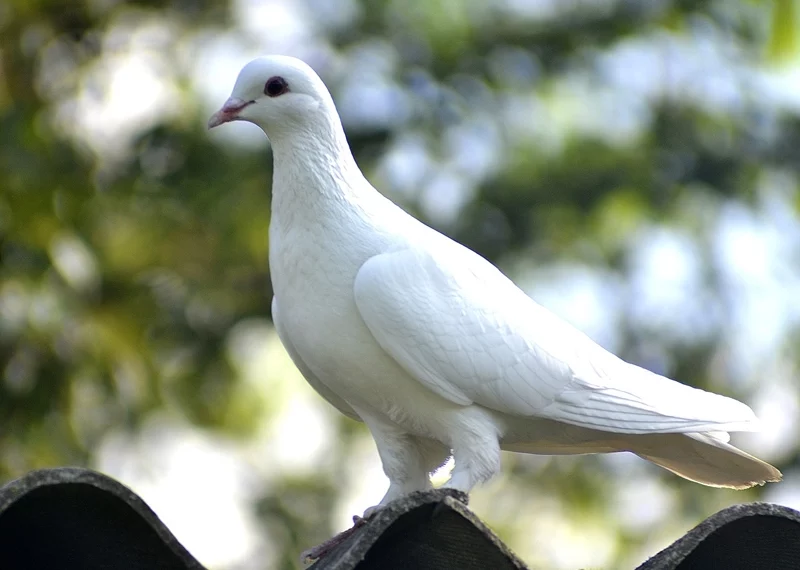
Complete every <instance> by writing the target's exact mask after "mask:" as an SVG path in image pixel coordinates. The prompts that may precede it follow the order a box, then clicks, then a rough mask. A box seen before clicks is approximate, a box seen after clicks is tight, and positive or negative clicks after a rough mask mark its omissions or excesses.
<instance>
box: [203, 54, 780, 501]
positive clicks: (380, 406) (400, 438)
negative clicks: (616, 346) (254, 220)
mask: <svg viewBox="0 0 800 570" xmlns="http://www.w3.org/2000/svg"><path fill="white" fill-rule="evenodd" d="M231 120H246V121H250V122H252V123H255V124H256V125H258V126H260V127H261V128H262V129H263V130H264V132H265V133H266V134H267V136H268V137H269V139H270V141H271V143H272V149H273V156H274V179H273V187H272V192H273V202H272V220H271V223H270V269H271V275H272V282H273V288H274V291H275V298H274V299H273V302H272V312H273V319H274V322H275V326H276V328H277V330H278V334H279V335H280V338H281V340H282V341H283V343H284V345H285V346H286V349H287V351H288V352H289V354H290V355H291V357H292V360H293V361H294V362H295V364H296V365H297V367H298V368H299V369H300V371H301V372H302V373H303V375H304V376H305V378H306V379H307V380H308V382H309V383H310V384H311V386H313V387H314V388H315V389H316V390H317V391H318V392H319V393H320V394H321V395H322V396H323V397H324V398H326V399H327V400H328V401H329V402H330V403H331V404H333V405H334V406H336V407H337V408H338V409H339V410H341V411H342V412H343V413H345V414H347V415H348V416H350V417H353V418H356V419H361V420H363V421H364V422H365V423H366V424H367V426H368V427H369V429H370V431H371V433H372V435H373V436H374V438H375V442H376V444H377V447H378V452H379V453H380V456H381V460H382V462H383V466H384V471H385V473H386V475H387V476H388V478H389V481H390V487H389V491H388V492H387V494H386V496H385V497H384V498H383V500H382V501H381V503H380V504H381V505H384V504H386V503H387V502H388V501H391V500H392V499H394V498H397V497H398V496H400V495H402V494H404V493H408V492H411V491H414V490H418V489H425V488H429V487H430V479H429V473H430V472H431V471H433V470H435V469H436V468H437V467H438V466H440V465H441V464H442V463H444V461H445V460H446V459H447V458H448V457H449V456H450V455H451V453H452V455H453V456H454V459H455V466H454V469H453V473H452V476H451V478H450V480H449V481H448V483H447V485H448V486H450V487H453V488H457V489H460V490H462V491H465V492H469V491H470V489H472V488H473V486H475V485H476V484H478V483H480V482H482V481H485V480H486V479H488V478H490V477H491V476H492V475H494V474H495V473H496V472H497V471H498V469H499V464H500V450H501V449H507V450H511V451H518V452H525V453H539V454H570V453H603V452H614V451H631V452H633V453H636V454H637V455H639V456H641V457H643V458H645V459H648V460H650V461H653V462H654V463H657V464H658V465H661V466H662V467H665V468H666V469H669V470H671V471H673V472H675V473H677V474H678V475H680V476H682V477H685V478H687V479H691V480H693V481H697V482H699V483H703V484H706V485H713V486H719V487H733V488H746V487H750V486H752V485H755V484H760V483H764V482H766V481H778V480H779V479H780V478H781V474H780V472H779V471H778V470H777V469H775V468H774V467H772V466H771V465H769V464H767V463H764V462H763V461H760V460H759V459H756V458H755V457H752V456H750V455H748V454H746V453H744V452H743V451H740V450H739V449H737V448H735V447H733V446H731V445H730V444H728V443H727V441H728V435H727V434H728V432H733V431H746V430H754V429H756V428H757V420H756V418H755V416H754V415H753V412H752V411H751V410H750V408H748V407H747V406H746V405H744V404H742V403H740V402H737V401H736V400H733V399H730V398H726V397H723V396H719V395H716V394H712V393H709V392H704V391H701V390H697V389H694V388H691V387H689V386H686V385H683V384H680V383H678V382H674V381H672V380H670V379H668V378H664V377H662V376H659V375H657V374H654V373H652V372H649V371H647V370H644V369H642V368H639V367H637V366H634V365H632V364H629V363H627V362H624V361H623V360H621V359H619V358H617V357H616V356H614V355H613V354H611V353H609V352H607V351H606V350H604V349H603V348H601V347H600V346H599V345H597V344H595V343H594V342H593V341H592V340H590V339H589V338H588V337H587V336H585V335H584V334H582V333H581V332H579V331H578V330H576V329H575V328H573V327H571V326H570V325H568V324H567V323H565V322H564V321H562V320H561V319H559V318H558V317H556V316H554V315H553V314H552V313H550V312H548V311H547V310H546V309H544V308H543V307H541V306H540V305H538V304H536V303H535V302H534V301H533V300H531V299H530V298H529V297H528V296H527V295H525V294H524V293H523V292H522V291H521V290H520V289H519V288H518V287H517V286H516V285H514V284H513V283H512V282H511V281H510V280H509V279H508V278H506V277H505V276H504V275H503V274H502V273H500V271H498V270H497V269H496V268H495V267H494V266H493V265H491V264H490V263H489V262H487V261H486V260H484V259H483V258H481V257H480V256H478V255H477V254H475V253H474V252H472V251H470V250H468V249H466V248H464V247H463V246H461V245H459V244H458V243H456V242H454V241H452V240H450V239H449V238H447V237H445V236H444V235H442V234H440V233H438V232H436V231H435V230H433V229H431V228H429V227H427V226H425V225H424V224H422V223H421V222H419V221H418V220H416V219H414V218H413V217H411V216H409V215H408V214H406V213H405V212H404V211H403V210H401V209H400V208H399V207H397V206H396V205H394V204H393V203H391V202H390V201H389V200H387V199H386V198H384V197H383V196H382V195H381V194H379V193H378V192H377V191H376V190H375V189H374V188H373V187H372V186H371V185H370V183H369V182H368V181H367V180H366V179H365V178H364V176H363V174H362V173H361V171H360V170H359V168H358V167H357V165H356V163H355V161H354V160H353V157H352V154H351V152H350V149H349V146H348V144H347V141H346V138H345V135H344V131H343V129H342V125H341V122H340V120H339V116H338V114H337V112H336V109H335V107H334V104H333V101H332V99H331V97H330V94H329V93H328V90H327V89H326V88H325V86H324V84H323V83H322V81H321V80H320V79H319V77H317V75H316V74H315V73H314V72H313V71H312V70H311V68H309V67H308V66H307V65H306V64H304V63H303V62H301V61H299V60H297V59H293V58H288V57H281V56H273V57H265V58H261V59H257V60H255V61H252V62H251V63H249V64H247V66H245V67H244V69H243V70H242V71H241V73H240V74H239V78H238V80H237V81H236V85H235V87H234V89H233V93H232V96H231V98H230V99H229V100H228V101H227V102H226V103H225V105H224V106H223V108H222V109H221V110H220V111H219V112H218V113H216V114H215V115H214V116H213V117H212V118H211V120H210V121H209V127H214V126H217V125H219V124H221V123H224V122H228V121H231Z"/></svg>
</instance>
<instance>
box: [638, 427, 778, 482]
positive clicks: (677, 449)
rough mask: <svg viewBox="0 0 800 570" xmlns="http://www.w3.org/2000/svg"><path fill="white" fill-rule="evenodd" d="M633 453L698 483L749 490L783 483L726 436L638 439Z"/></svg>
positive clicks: (707, 435)
mask: <svg viewBox="0 0 800 570" xmlns="http://www.w3.org/2000/svg"><path fill="white" fill-rule="evenodd" d="M630 451H632V452H633V453H635V454H636V455H638V456H639V457H642V458H644V459H647V460H648V461H652V462H653V463H655V464H656V465H660V466H661V467H663V468H664V469H668V470H670V471H672V472H673V473H675V474H676V475H680V476H681V477H683V478H684V479H689V480H690V481H694V482H696V483H701V484H703V485H708V486H711V487H727V488H730V489H747V488H749V487H752V486H754V485H763V484H764V483H768V482H775V481H780V480H781V477H782V475H781V472H780V471H778V470H777V469H775V467H773V466H772V465H770V464H769V463H766V462H764V461H761V460H760V459H758V458H756V457H753V456H752V455H749V454H747V453H745V452H744V451H742V450H741V449H737V448H736V447H734V446H732V445H731V444H729V443H728V442H727V434H726V433H716V432H713V433H687V434H653V435H642V436H637V437H636V443H635V445H634V446H633V447H632V448H631V449H630Z"/></svg>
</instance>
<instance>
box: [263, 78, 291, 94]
mask: <svg viewBox="0 0 800 570" xmlns="http://www.w3.org/2000/svg"><path fill="white" fill-rule="evenodd" d="M288 90H289V84H288V83H286V80H285V79H284V78H283V77H277V76H276V77H270V78H269V80H268V81H267V82H266V83H265V84H264V95H268V96H270V97H277V96H278V95H283V94H284V93H286V92H287V91H288Z"/></svg>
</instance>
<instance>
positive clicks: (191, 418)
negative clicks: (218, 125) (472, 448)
mask: <svg viewBox="0 0 800 570" xmlns="http://www.w3.org/2000/svg"><path fill="white" fill-rule="evenodd" d="M796 27H797V3H796V2H795V1H794V0H776V1H775V2H767V1H755V0H736V1H729V0H702V1H694V2H686V1H681V0H660V1H652V2H641V1H637V0H592V1H578V0H576V1H565V2H559V1H557V0H505V1H503V0H489V1H478V0H465V1H463V2H456V1H448V0H424V1H423V0H411V1H409V2H400V1H399V0H361V1H358V0H342V1H341V2H326V1H325V0H304V1H303V2H290V1H289V0H285V1H281V0H269V1H265V2H256V1H248V0H231V1H230V2H228V3H225V2H207V1H202V0H172V1H167V2H149V1H142V2H123V1H120V0H110V1H97V0H93V1H88V0H87V1H85V2H64V1H47V0H39V1H36V0H34V1H28V0H25V1H23V0H11V1H10V2H6V3H4V4H3V5H2V6H0V474H1V475H2V478H3V479H4V480H7V479H9V478H12V477H14V476H18V475H20V474H21V473H23V472H25V471H27V470H30V469H33V468H37V467H43V466H54V465H63V464H88V465H99V464H103V465H106V463H102V462H98V461H99V460H98V453H99V450H100V449H101V448H102V447H103V445H104V442H107V440H108V438H109V434H130V435H131V436H135V435H136V434H139V433H141V431H142V430H143V429H144V426H146V425H148V421H149V419H150V418H152V417H154V416H158V417H162V416H167V417H172V418H179V419H180V421H182V422H184V423H185V424H186V425H189V426H193V427H192V428H191V429H193V430H197V432H198V433H214V434H220V435H221V436H223V437H225V438H230V439H231V440H234V441H239V442H243V441H244V442H246V441H255V440H256V439H257V436H258V433H259V430H260V429H261V427H260V426H262V425H263V424H264V422H265V421H266V422H269V419H270V418H272V417H273V416H276V415H277V414H278V413H279V411H280V409H281V407H282V406H283V405H284V400H283V399H282V398H284V396H285V394H284V391H285V388H281V389H280V390H279V389H277V388H273V387H272V386H271V385H269V386H267V387H266V388H264V387H263V386H261V385H260V384H259V383H258V382H250V381H247V380H246V379H245V376H246V374H245V373H244V372H243V367H245V368H246V365H247V360H248V355H249V354H250V353H249V352H247V350H244V349H242V348H241V343H242V342H244V341H242V340H241V339H242V338H250V337H248V336H247V334H245V333H246V332H247V331H249V330H261V329H258V326H260V325H259V324H261V325H264V326H267V328H268V318H269V307H270V300H271V289H270V279H269V274H268V267H267V258H266V256H267V228H268V224H269V213H270V194H269V187H270V162H269V160H268V157H267V152H268V151H267V150H266V149H267V148H268V147H267V146H266V144H265V141H263V139H262V137H259V136H256V135H255V134H254V131H253V130H252V129H249V128H248V126H246V125H235V126H230V127H225V129H228V130H227V131H226V132H221V133H216V132H215V133H213V134H212V135H209V134H208V133H207V132H206V130H205V123H206V119H207V118H208V114H209V113H210V112H211V111H213V110H214V108H213V106H214V105H215V104H216V105H219V104H221V103H222V101H223V100H224V97H225V96H226V95H227V92H228V90H229V89H230V88H231V87H232V85H233V79H234V78H235V75H236V73H237V72H238V70H239V68H240V67H241V66H242V65H243V64H244V63H245V62H246V61H248V60H249V59H250V58H251V57H253V56H255V55H258V54H260V53H269V52H271V53H291V54H294V55H299V56H301V57H304V58H306V59H307V60H308V61H309V63H311V64H312V65H313V66H314V67H315V68H316V69H317V70H318V71H319V72H320V74H321V75H322V76H323V78H324V79H325V80H326V82H327V83H328V84H329V86H330V87H331V90H332V93H333V95H334V99H335V100H336V101H337V104H338V106H339V108H340V111H341V114H342V116H343V120H344V122H345V128H346V129H347V132H348V137H349V140H350V143H351V145H352V147H353V150H354V153H355V156H356V159H357V160H358V162H359V164H360V165H361V166H362V168H363V169H364V171H365V172H366V173H367V175H368V177H369V178H370V179H371V180H372V181H373V182H374V183H375V184H376V186H377V187H378V188H379V189H381V190H382V191H384V192H386V193H387V195H389V196H390V197H392V198H393V199H394V200H396V201H398V202H399V203H401V204H402V205H403V206H404V207H406V208H407V209H409V210H410V211H412V212H413V213H414V214H415V215H417V216H419V217H420V218H422V219H423V220H425V221H426V222H428V223H430V224H431V225H433V226H435V227H437V228H438V229H440V230H441V231H443V232H445V233H448V234H449V235H451V236H452V237H454V238H455V239H457V240H459V241H461V242H462V243H464V244H466V245H468V246H469V247H471V248H473V249H475V250H476V251H478V252H480V253H481V254H483V255H485V256H486V257H488V258H489V259H491V260H492V261H494V262H495V263H498V264H499V265H500V266H501V267H502V268H503V269H504V271H506V272H507V273H508V274H510V275H511V276H512V277H513V278H515V279H516V280H517V281H518V282H519V283H520V284H521V285H522V286H523V287H524V288H526V290H528V291H530V292H531V293H532V294H533V295H534V296H535V297H536V298H537V299H539V300H540V301H541V302H543V303H544V304H546V305H548V306H551V307H552V308H553V309H554V310H555V311H556V312H559V313H560V314H562V315H563V316H564V317H566V318H568V319H570V320H572V321H573V322H575V323H576V324H577V325H578V326H580V327H581V328H583V329H584V330H586V331H587V332H588V333H589V334H590V335H592V336H593V337H594V338H595V339H596V340H598V341H599V342H601V343H602V344H604V345H605V346H607V347H608V348H610V349H612V350H614V351H615V352H616V353H617V354H619V355H620V356H622V357H624V358H626V359H628V360H631V361H633V362H636V363H639V364H641V365H643V366H647V367H649V368H651V369H654V370H656V371H658V372H661V373H665V374H667V375H669V376H671V377H674V378H677V379H680V380H681V381H684V382H686V383H689V384H692V385H694V386H699V387H706V388H709V389H712V390H715V391H719V392H723V393H726V394H730V395H732V396H735V397H738V398H741V399H743V400H745V401H747V402H749V403H752V404H753V405H754V407H755V408H756V411H757V412H758V413H760V414H761V415H762V416H765V417H763V419H764V420H765V430H767V431H768V434H767V435H765V436H764V437H763V438H760V439H759V438H751V439H749V440H746V441H747V442H749V445H748V446H746V447H748V448H749V449H751V450H752V451H753V452H754V453H756V454H757V455H760V456H762V457H764V458H765V459H767V460H771V461H773V462H775V463H776V464H777V465H778V467H780V468H781V469H783V470H784V472H785V473H786V475H787V480H788V481H787V483H783V484H782V485H790V486H791V485H794V486H796V485H797V484H798V482H800V479H799V478H798V477H800V475H799V473H800V471H798V470H797V468H798V458H799V457H800V445H798V443H797V441H796V438H795V434H796V429H797V427H798V423H797V418H798V407H800V406H798V401H797V393H798V392H797V374H796V372H797V366H798V358H797V353H798V351H797V350H796V349H797V347H798V340H797V339H798V338H799V337H798V324H799V323H800V302H799V301H798V299H799V298H800V295H798V293H800V289H799V288H800V271H798V267H800V264H798V262H800V225H798V210H799V209H800V192H798V189H797V169H798V165H800V89H798V85H799V84H798V82H797V77H798V75H797V69H798V67H797V57H798V48H797V31H796ZM257 325H258V326H257ZM248 326H249V327H251V328H249V329H248V328H247V327H248ZM253 327H255V328H253ZM242 331H245V333H243V332H242ZM259 338H260V337H259ZM245 344H246V343H245ZM248 350H249V349H248ZM254 374H255V375H256V376H258V372H254ZM264 374H265V377H266V372H264ZM264 381H265V382H266V380H264ZM281 386H283V385H281ZM331 418H334V419H333V420H331V421H333V424H332V425H334V426H335V430H336V431H335V440H336V442H337V443H336V446H335V448H334V449H332V450H329V451H330V455H331V456H330V457H326V459H325V462H324V467H320V468H319V469H317V470H315V471H313V472H311V473H310V474H308V473H306V474H297V473H293V472H292V471H291V470H289V469H287V470H285V471H282V472H281V473H280V475H279V476H274V477H272V478H271V480H270V482H269V484H268V485H264V486H263V487H259V491H258V493H257V494H258V495H259V496H258V500H256V501H254V502H253V504H252V505H251V510H252V513H253V516H254V517H256V518H257V520H258V521H260V522H259V523H258V524H260V525H262V526H260V527H259V530H258V531H257V532H258V533H260V534H261V535H263V536H264V537H267V539H268V540H267V539H265V540H266V543H265V544H266V546H265V545H264V544H261V545H259V546H258V548H259V549H261V550H259V552H262V553H264V552H267V553H268V554H264V557H263V558H260V559H259V560H261V561H262V562H263V563H264V565H263V566H261V565H259V564H254V565H251V566H252V567H253V568H259V567H285V568H293V567H295V566H296V558H297V553H298V552H299V550H300V549H302V548H305V547H307V546H309V545H310V544H313V543H314V542H315V541H319V540H321V539H323V538H325V537H326V535H328V534H330V533H332V532H333V530H334V526H335V525H336V523H335V522H334V512H335V509H336V508H337V504H338V503H339V502H340V501H341V500H342V496H343V495H344V494H346V492H345V490H346V489H347V488H348V487H349V486H353V485H356V484H357V481H358V479H359V477H361V476H360V475H358V474H357V473H356V474H354V473H353V472H352V470H350V469H349V467H348V463H349V462H350V458H351V456H352V454H353V453H356V448H357V447H358V446H359V445H361V444H360V443H359V442H363V441H367V439H365V438H366V437H367V436H366V435H365V431H364V429H363V428H362V427H361V426H359V425H357V424H355V423H354V422H351V421H349V420H347V419H345V418H340V417H338V416H335V415H332V416H331ZM264 453H267V450H265V452H264ZM506 459H507V462H506V463H507V467H508V469H507V470H506V471H507V475H506V476H505V477H504V478H503V480H502V481H501V482H499V483H496V484H494V485H493V486H491V487H490V488H489V489H486V490H483V491H479V492H478V493H476V502H475V509H476V511H477V512H478V514H479V515H481V516H484V517H485V518H487V519H488V521H489V522H490V523H491V524H493V525H494V526H495V527H496V528H497V529H498V531H499V532H500V533H501V535H502V536H504V537H505V538H506V539H507V540H509V541H510V543H511V545H512V546H513V547H516V548H517V549H518V550H520V553H521V555H522V556H523V558H526V559H527V560H528V561H530V562H531V563H532V564H541V565H542V566H543V567H550V568H562V567H563V568H569V567H577V566H578V564H579V563H580V564H585V565H587V566H599V565H604V564H607V565H609V567H625V566H626V565H628V566H630V565H631V564H633V562H635V561H637V560H642V559H643V558H644V557H645V556H646V554H647V553H653V552H655V550H656V549H657V548H658V547H660V546H663V545H664V544H665V542H664V540H666V539H670V540H671V539H672V538H675V537H676V536H677V534H678V533H681V532H683V531H684V530H685V529H686V528H688V526H689V525H690V524H693V523H694V522H696V521H697V520H698V518H699V517H704V516H707V515H708V514H711V512H713V511H715V510H717V509H718V508H721V507H722V506H725V505H726V504H730V503H733V502H741V501H746V500H753V499H756V498H759V497H766V498H767V499H769V498H773V499H774V500H778V499H779V498H781V497H783V495H775V496H772V497H771V496H770V495H766V496H765V495H764V492H765V491H766V492H772V491H771V490H770V488H767V489H755V490H752V491H749V492H745V493H739V494H735V493H730V492H727V491H718V490H711V489H706V488H702V487H700V486H697V485H693V484H690V483H687V482H685V481H681V480H678V479H677V478H675V477H673V476H671V475H670V474H668V473H662V472H660V471H658V470H656V469H651V468H650V467H648V466H647V465H645V464H644V462H633V461H627V460H623V459H621V458H618V457H615V458H608V457H584V458H556V459H553V458H531V457H508V458H506ZM147 460H148V458H147V457H146V453H143V457H142V458H141V461H142V462H146V461H147ZM151 460H153V459H152V458H151ZM112 474H113V473H112ZM509 474H510V475H512V476H509ZM792 488H795V487H792ZM209 492H210V491H209ZM637 492H638V493H639V494H636V493H637ZM787 497H788V495H787ZM145 498H147V497H145ZM377 498H378V497H375V499H377ZM489 498H491V500H489ZM198 500H201V499H200V498H198ZM787 500H788V499H787ZM798 504H800V503H798ZM366 506H368V505H367V504H364V505H363V507H366ZM795 506H797V505H795ZM156 510H158V508H156ZM517 511H521V512H522V511H524V512H526V513H527V514H526V515H525V516H521V515H519V514H518V513H517ZM537 513H539V515H540V516H539V518H538V519H537V516H538V515H537ZM542 513H544V514H542ZM553 517H555V518H553ZM559 517H560V518H559ZM553 520H559V521H561V522H560V523H558V524H560V525H561V527H558V528H561V529H562V530H560V531H558V532H557V533H556V534H555V535H554V534H553V532H555V531H553V528H554V527H552V526H551V527H548V526H547V525H546V524H545V521H547V524H550V523H551V522H552V521H553ZM565 529H566V530H565ZM570 529H573V530H570ZM579 529H580V530H579ZM587 529H588V530H587ZM559 533H560V534H559ZM578 533H580V534H581V536H580V538H578V537H577V534H578ZM178 534H179V537H180V533H178ZM554 536H555V538H553V537H554ZM544 537H548V539H547V540H545V539H544ZM587 537H588V538H587ZM551 539H553V545H546V544H543V543H545V542H548V541H550V540H551ZM569 540H574V541H577V542H572V543H570V542H569ZM564 541H567V542H566V544H565V542H564ZM567 549H574V550H575V551H578V552H583V554H574V553H573V554H570V555H569V556H567V557H566V558H564V556H566V555H565V554H564V551H565V550H567ZM570 556H572V557H570ZM575 556H577V558H576V557H575ZM581 556H582V558H581ZM267 560H268V561H270V562H269V563H267V562H264V561H267ZM251 566H245V565H242V566H240V567H242V568H244V567H251ZM237 567H239V566H237Z"/></svg>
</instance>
